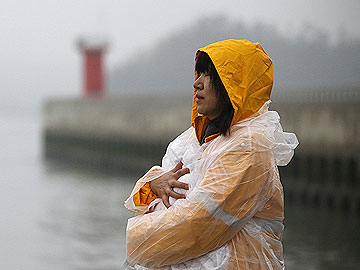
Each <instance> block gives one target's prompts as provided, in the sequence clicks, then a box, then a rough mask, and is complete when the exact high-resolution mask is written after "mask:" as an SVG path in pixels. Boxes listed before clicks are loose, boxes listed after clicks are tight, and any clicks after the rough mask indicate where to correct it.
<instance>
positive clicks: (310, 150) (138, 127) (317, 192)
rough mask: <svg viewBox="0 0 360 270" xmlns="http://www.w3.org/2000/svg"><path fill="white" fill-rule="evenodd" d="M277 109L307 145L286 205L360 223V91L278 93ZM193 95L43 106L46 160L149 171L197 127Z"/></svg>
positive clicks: (285, 171)
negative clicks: (345, 214)
mask: <svg viewBox="0 0 360 270" xmlns="http://www.w3.org/2000/svg"><path fill="white" fill-rule="evenodd" d="M272 100H273V103H272V104H271V106H270V109H271V110H276V111H278V112H279V114H280V116H281V122H282V125H283V128H284V130H285V131H290V132H295V133H296V135H297V136H298V139H299V142H300V145H299V147H298V148H297V149H296V152H295V156H294V160H293V161H292V162H291V163H290V165H289V166H287V167H284V168H280V173H281V176H282V181H283V184H284V189H285V199H286V200H287V201H289V202H300V203H303V204H307V205H311V206H320V207H325V208H327V209H332V210H336V209H338V210H342V211H345V212H348V213H354V212H355V213H357V214H358V215H359V216H360V192H359V190H360V179H359V178H360V171H359V163H360V151H359V150H360V121H359V118H360V106H359V105H360V88H347V89H303V90H301V89H297V90H296V89H293V90H286V91H285V90H282V89H279V90H278V91H274V94H273V96H272ZM190 110H191V96H176V95H164V94H162V95H148V96H145V95H144V96H139V95H122V96H109V97H105V98H101V99H83V98H73V99H63V100H60V99H53V100H48V101H47V102H46V103H45V104H44V107H43V150H44V154H43V156H44V158H45V159H46V160H52V161H62V162H65V163H71V164H72V166H85V167H94V168H102V169H106V170H116V171H119V172H125V171H134V172H141V171H145V170H147V169H148V168H150V167H151V166H152V165H153V164H160V163H161V157H162V155H163V154H164V152H165V150H166V146H167V144H168V143H169V142H170V141H171V140H172V139H174V138H175V137H176V136H177V135H178V134H180V133H181V132H182V131H184V130H185V129H186V128H187V127H189V126H190Z"/></svg>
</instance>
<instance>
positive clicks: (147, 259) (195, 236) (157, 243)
mask: <svg viewBox="0 0 360 270" xmlns="http://www.w3.org/2000/svg"><path fill="white" fill-rule="evenodd" d="M271 164H272V162H271V155H270V154H269V153H268V152H240V151H229V152H227V153H226V154H224V155H223V156H222V157H221V158H220V159H219V160H218V161H217V162H216V163H215V164H213V165H212V166H211V167H210V168H209V169H208V171H207V172H206V174H205V176H204V179H203V180H202V182H201V183H200V185H199V186H198V187H197V188H196V189H194V190H193V191H191V192H190V194H189V196H188V197H187V198H186V199H185V200H179V201H177V202H176V203H175V205H174V206H172V207H170V208H169V209H167V210H163V211H158V212H154V213H150V214H146V215H143V216H138V217H134V218H132V219H130V220H129V223H128V227H127V253H128V262H129V263H130V264H141V265H144V266H147V267H156V266H163V265H172V264H177V263H180V262H184V261H187V260H190V259H193V258H196V257H199V256H201V255H203V254H206V253H208V252H209V251H211V250H214V249H216V248H218V247H220V246H222V245H223V244H224V243H226V242H227V241H229V240H231V238H232V237H233V236H234V235H235V234H236V233H237V232H238V231H239V230H241V228H242V227H243V226H244V224H245V223H246V222H247V221H248V220H249V219H250V218H251V217H253V215H254V214H255V213H256V212H257V211H258V210H259V209H261V208H262V207H263V205H264V204H265V202H266V201H267V200H268V199H269V198H270V197H271V194H272V193H271V190H272V189H271V181H270V178H269V177H270V175H271V173H270V172H271V170H272V166H271Z"/></svg>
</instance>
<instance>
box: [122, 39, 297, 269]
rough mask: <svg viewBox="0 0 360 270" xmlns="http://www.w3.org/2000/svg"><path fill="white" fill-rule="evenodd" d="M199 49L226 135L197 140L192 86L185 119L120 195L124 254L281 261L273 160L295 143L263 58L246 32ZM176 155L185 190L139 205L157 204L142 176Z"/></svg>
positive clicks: (185, 263) (134, 261)
mask: <svg viewBox="0 0 360 270" xmlns="http://www.w3.org/2000/svg"><path fill="white" fill-rule="evenodd" d="M199 51H204V52H206V53H207V54H208V55H209V56H210V58H211V60H212V61H213V63H214V65H215V67H216V69H217V72H218V74H219V76H220V78H221V80H222V82H223V84H224V86H225V88H226V90H227V92H228V95H229V97H230V100H231V103H232V105H233V107H234V117H233V121H232V124H231V129H230V135H229V136H223V135H221V136H218V137H216V138H213V139H212V140H210V141H208V142H206V143H204V144H203V145H200V144H199V141H200V139H201V137H202V135H203V133H204V131H205V128H206V125H207V123H208V122H209V119H208V118H207V117H206V116H203V115H199V114H198V113H197V110H196V108H197V106H196V102H195V101H196V97H195V95H196V90H195V91H194V100H193V107H192V127H190V128H189V129H188V130H186V131H185V132H184V133H183V134H181V135H180V136H179V137H178V138H176V139H175V140H174V141H173V142H171V143H170V144H169V146H168V149H167V152H166V154H165V156H164V158H163V162H162V166H161V167H160V166H155V167H153V168H152V169H151V170H150V171H149V172H148V173H147V174H145V175H144V176H143V177H142V178H141V179H140V180H139V181H138V182H137V184H136V185H135V188H134V190H133V192H132V193H131V195H130V197H129V199H128V200H127V201H126V202H125V206H126V207H127V208H128V209H129V210H131V211H133V212H134V214H135V215H136V216H135V217H133V218H131V219H129V221H128V227H127V255H128V259H127V261H128V263H129V264H130V265H135V269H146V268H141V266H140V265H142V266H143V267H148V268H151V269H159V268H161V269H199V266H201V267H204V269H267V270H268V269H283V267H284V263H283V254H282V244H281V235H282V230H283V225H282V220H283V191H282V186H281V183H280V179H279V174H278V170H277V165H286V164H287V163H288V162H289V161H290V159H291V158H292V155H293V149H294V148H295V147H296V146H297V144H298V142H297V139H296V136H295V135H294V134H290V133H285V132H283V131H282V129H281V125H280V123H279V116H278V114H277V113H276V112H270V111H268V105H269V98H270V93H271V89H272V84H273V79H272V78H273V74H272V61H271V59H270V58H269V57H268V55H267V54H266V53H265V51H264V50H263V48H262V47H261V46H260V44H258V43H251V42H249V41H240V40H226V41H222V42H218V43H214V44H211V45H209V46H206V47H205V48H202V49H200V50H199ZM199 51H198V53H199ZM198 53H197V55H196V57H195V61H196V60H197V56H198ZM197 76H198V74H195V79H196V78H197ZM179 161H182V162H183V164H184V167H188V168H190V174H188V175H185V176H183V177H182V178H181V181H183V182H187V183H189V187H190V188H189V190H188V191H186V199H181V200H177V201H176V202H173V205H172V206H171V207H170V208H168V209H165V208H162V210H159V211H155V212H152V213H147V214H145V213H146V211H148V209H149V206H150V205H155V204H156V203H159V206H160V205H161V202H159V201H160V200H159V199H156V196H155V195H154V194H153V193H152V192H151V190H150V188H149V186H148V184H147V183H148V182H150V181H152V180H154V179H156V178H157V177H159V176H161V175H162V174H164V173H166V172H167V171H168V170H169V169H171V168H172V167H174V166H175V164H177V163H178V162H179ZM177 191H178V192H184V190H177ZM158 209H161V207H158ZM136 267H138V268H136Z"/></svg>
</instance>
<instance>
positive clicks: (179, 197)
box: [168, 190, 186, 199]
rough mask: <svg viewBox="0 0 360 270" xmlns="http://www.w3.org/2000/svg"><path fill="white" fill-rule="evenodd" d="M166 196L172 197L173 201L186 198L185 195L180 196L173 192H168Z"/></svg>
mask: <svg viewBox="0 0 360 270" xmlns="http://www.w3.org/2000/svg"><path fill="white" fill-rule="evenodd" d="M168 195H169V196H171V197H173V198H174V199H185V198H186V196H185V194H180V193H177V192H175V191H173V190H171V191H169V193H168Z"/></svg>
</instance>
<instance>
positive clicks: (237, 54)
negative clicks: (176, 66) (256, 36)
mask: <svg viewBox="0 0 360 270" xmlns="http://www.w3.org/2000/svg"><path fill="white" fill-rule="evenodd" d="M200 52H205V53H207V54H208V55H209V57H210V58H211V60H212V62H213V63H214V66H215V68H216V70H217V72H218V74H219V76H220V79H221V81H222V83H223V84H224V86H225V88H226V91H227V93H228V95H229V98H230V101H231V104H232V106H233V108H234V117H233V120H232V122H231V126H232V125H234V124H235V123H237V122H238V121H240V120H243V119H245V118H247V117H249V116H251V115H252V114H254V113H255V112H257V111H258V110H259V109H260V108H261V107H262V106H263V105H264V103H265V102H266V101H268V100H269V99H270V94H271V89H272V86H273V66H272V61H271V59H270V57H269V56H268V55H267V54H266V52H265V51H264V49H263V48H262V46H261V45H260V44H259V43H251V42H250V41H247V40H231V39H230V40H224V41H220V42H216V43H213V44H210V45H208V46H206V47H204V48H201V49H199V50H198V51H197V53H196V56H195V64H196V61H197V58H198V56H199V53H200ZM197 78H198V74H196V71H195V80H196V79H197ZM209 121H210V120H209V119H208V118H207V117H206V116H203V115H200V114H199V113H198V112H197V103H196V89H194V95H193V105H192V114H191V124H192V125H193V126H194V127H195V130H196V136H197V138H198V141H199V142H200V141H201V138H202V136H203V134H204V132H205V129H206V126H207V124H208V123H209Z"/></svg>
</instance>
